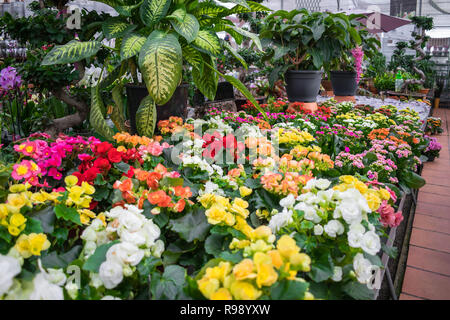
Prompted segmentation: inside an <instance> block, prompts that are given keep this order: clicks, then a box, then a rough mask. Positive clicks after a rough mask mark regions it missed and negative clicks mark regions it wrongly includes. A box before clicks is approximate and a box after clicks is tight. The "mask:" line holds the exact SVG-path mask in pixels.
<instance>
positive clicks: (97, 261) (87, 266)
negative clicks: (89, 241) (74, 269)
mask: <svg viewBox="0 0 450 320" xmlns="http://www.w3.org/2000/svg"><path fill="white" fill-rule="evenodd" d="M119 242H120V241H119V240H115V241H112V242H110V243H106V244H102V245H101V246H99V247H97V249H95V252H94V253H93V254H92V255H91V256H90V257H89V258H88V259H87V260H86V262H85V263H84V264H83V270H86V271H92V272H96V273H98V270H99V268H100V265H101V264H102V263H103V262H104V261H105V260H106V252H108V250H109V248H111V247H112V246H113V245H115V244H116V243H119Z"/></svg>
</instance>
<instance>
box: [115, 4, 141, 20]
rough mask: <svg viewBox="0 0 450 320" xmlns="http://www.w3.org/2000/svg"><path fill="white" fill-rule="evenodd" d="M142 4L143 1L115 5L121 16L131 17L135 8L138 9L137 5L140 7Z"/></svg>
mask: <svg viewBox="0 0 450 320" xmlns="http://www.w3.org/2000/svg"><path fill="white" fill-rule="evenodd" d="M140 5H141V3H138V4H135V5H132V6H117V7H114V9H115V10H116V11H117V13H118V14H120V15H121V16H124V17H131V13H132V11H133V10H134V9H136V8H137V7H139V6H140Z"/></svg>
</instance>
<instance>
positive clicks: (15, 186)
mask: <svg viewBox="0 0 450 320" xmlns="http://www.w3.org/2000/svg"><path fill="white" fill-rule="evenodd" d="M26 190H27V187H26V186H25V185H24V184H13V185H12V186H10V187H9V192H11V193H19V192H23V191H26Z"/></svg>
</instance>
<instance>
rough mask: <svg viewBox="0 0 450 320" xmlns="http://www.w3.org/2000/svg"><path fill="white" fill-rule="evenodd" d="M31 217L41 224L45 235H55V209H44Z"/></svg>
mask: <svg viewBox="0 0 450 320" xmlns="http://www.w3.org/2000/svg"><path fill="white" fill-rule="evenodd" d="M31 216H32V217H33V218H34V219H36V220H39V221H40V222H41V226H42V230H43V231H44V232H45V233H47V234H51V233H53V230H54V224H55V211H54V210H53V207H47V208H44V209H42V210H40V211H38V212H35V213H32V215H31Z"/></svg>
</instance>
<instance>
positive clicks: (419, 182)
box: [399, 170, 426, 189]
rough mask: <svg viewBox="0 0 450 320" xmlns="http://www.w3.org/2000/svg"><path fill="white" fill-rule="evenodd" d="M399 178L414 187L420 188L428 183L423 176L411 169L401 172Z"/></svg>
mask: <svg viewBox="0 0 450 320" xmlns="http://www.w3.org/2000/svg"><path fill="white" fill-rule="evenodd" d="M399 178H400V179H399V180H401V181H402V182H404V183H405V184H406V185H407V186H408V187H410V188H412V189H420V188H422V187H423V186H424V185H425V183H426V181H425V179H424V178H422V177H421V176H419V175H418V174H417V173H415V172H412V171H410V170H405V171H403V172H401V174H400V177H399Z"/></svg>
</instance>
